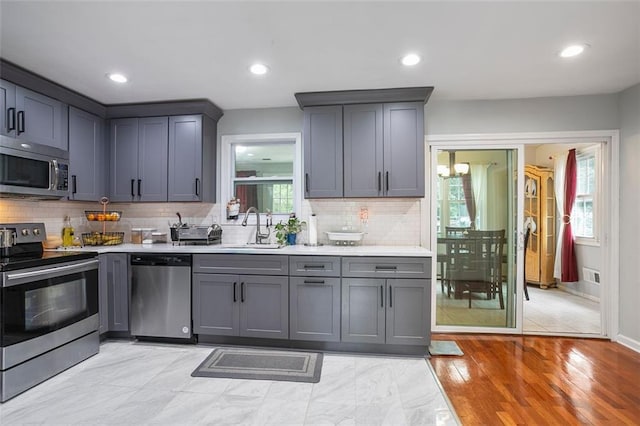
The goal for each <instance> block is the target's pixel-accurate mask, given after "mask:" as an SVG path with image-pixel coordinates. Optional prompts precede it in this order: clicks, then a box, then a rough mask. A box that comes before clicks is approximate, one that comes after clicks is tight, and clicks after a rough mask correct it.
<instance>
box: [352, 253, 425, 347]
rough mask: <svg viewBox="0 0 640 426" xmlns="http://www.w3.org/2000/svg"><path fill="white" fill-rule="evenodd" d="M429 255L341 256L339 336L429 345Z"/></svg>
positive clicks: (357, 341) (356, 340) (361, 341)
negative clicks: (340, 325)
mask: <svg viewBox="0 0 640 426" xmlns="http://www.w3.org/2000/svg"><path fill="white" fill-rule="evenodd" d="M430 301H431V259H429V258H421V257H406V258H403V257H345V258H343V259H342V341H344V342H353V343H387V344H403V345H428V344H429V342H430V332H431V326H430V323H431V302H430Z"/></svg>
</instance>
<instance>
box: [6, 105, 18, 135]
mask: <svg viewBox="0 0 640 426" xmlns="http://www.w3.org/2000/svg"><path fill="white" fill-rule="evenodd" d="M15 129H16V109H15V108H13V107H11V108H9V109H7V131H8V132H11V131H13V130H15Z"/></svg>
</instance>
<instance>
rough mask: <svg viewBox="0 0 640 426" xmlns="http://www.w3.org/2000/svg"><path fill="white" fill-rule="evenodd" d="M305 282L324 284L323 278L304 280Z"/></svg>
mask: <svg viewBox="0 0 640 426" xmlns="http://www.w3.org/2000/svg"><path fill="white" fill-rule="evenodd" d="M304 283H305V284H324V280H304Z"/></svg>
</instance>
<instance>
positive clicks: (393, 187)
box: [344, 102, 425, 197]
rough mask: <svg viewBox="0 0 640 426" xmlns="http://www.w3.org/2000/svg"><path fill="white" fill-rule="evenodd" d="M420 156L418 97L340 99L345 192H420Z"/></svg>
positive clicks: (421, 112) (372, 194) (386, 194)
mask: <svg viewBox="0 0 640 426" xmlns="http://www.w3.org/2000/svg"><path fill="white" fill-rule="evenodd" d="M424 162H425V158H424V104H423V103H422V102H408V103H392V104H370V105H369V104H367V105H345V107H344V175H345V180H344V196H345V197H424Z"/></svg>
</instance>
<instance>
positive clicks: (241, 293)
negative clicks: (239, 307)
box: [240, 283, 244, 303]
mask: <svg viewBox="0 0 640 426" xmlns="http://www.w3.org/2000/svg"><path fill="white" fill-rule="evenodd" d="M240 301H241V302H242V303H244V283H240Z"/></svg>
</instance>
